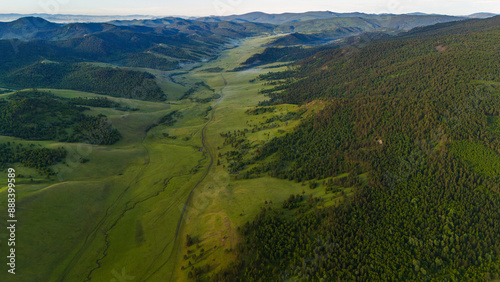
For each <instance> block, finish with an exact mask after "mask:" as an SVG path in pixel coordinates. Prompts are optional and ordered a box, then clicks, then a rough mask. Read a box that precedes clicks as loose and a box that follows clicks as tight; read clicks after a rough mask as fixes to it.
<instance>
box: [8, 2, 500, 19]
mask: <svg viewBox="0 0 500 282" xmlns="http://www.w3.org/2000/svg"><path fill="white" fill-rule="evenodd" d="M326 10H328V11H332V12H365V13H376V14H380V13H394V14H404V13H412V12H423V13H436V14H447V15H469V14H472V13H477V12H489V13H496V14H500V0H347V1H346V0H307V1H305V0H143V1H139V0H85V1H82V0H14V1H8V0H0V13H20V14H32V13H47V14H76V15H83V14H85V15H153V16H209V15H217V16H225V15H233V14H244V13H248V12H254V11H261V12H266V13H284V12H305V11H326Z"/></svg>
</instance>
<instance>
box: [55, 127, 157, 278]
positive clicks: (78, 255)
mask: <svg viewBox="0 0 500 282" xmlns="http://www.w3.org/2000/svg"><path fill="white" fill-rule="evenodd" d="M145 139H146V135H145V136H144V137H143V139H142V141H143V142H144V140H145ZM143 148H144V149H145V150H146V153H147V159H148V165H149V160H150V154H149V150H148V149H147V148H146V147H145V146H143ZM140 175H141V174H140V173H138V174H137V175H136V176H135V178H134V180H133V181H132V182H131V183H130V184H129V185H128V186H127V187H126V188H125V189H124V190H123V191H122V192H121V193H120V194H119V195H118V197H117V198H116V199H115V200H114V201H113V203H112V204H111V205H110V206H109V207H108V208H107V209H106V211H105V212H104V215H103V216H102V217H101V219H100V220H99V222H98V223H97V224H96V225H95V227H94V228H93V229H92V231H91V232H90V233H89V234H87V236H86V237H85V240H84V242H83V245H82V246H81V247H80V248H79V250H78V252H77V253H76V254H75V255H74V256H73V257H72V258H71V260H70V262H69V263H68V265H67V266H66V267H65V268H64V271H63V273H62V275H61V276H60V278H59V279H58V281H64V280H65V279H66V277H67V275H68V274H69V272H70V271H71V269H73V268H74V266H75V264H76V263H77V262H78V260H79V259H80V258H81V257H82V255H83V253H84V252H85V251H86V250H87V248H88V246H89V244H91V243H92V241H93V240H94V239H95V237H96V235H97V232H98V231H99V229H101V227H102V226H103V224H104V222H105V221H106V220H107V219H108V216H109V213H110V210H111V209H113V208H115V207H116V205H117V204H118V203H119V202H120V200H121V199H122V198H123V196H124V195H125V193H127V191H128V190H129V189H130V187H131V186H132V185H134V184H136V183H137V182H138V181H139V177H140ZM127 204H128V203H127Z"/></svg>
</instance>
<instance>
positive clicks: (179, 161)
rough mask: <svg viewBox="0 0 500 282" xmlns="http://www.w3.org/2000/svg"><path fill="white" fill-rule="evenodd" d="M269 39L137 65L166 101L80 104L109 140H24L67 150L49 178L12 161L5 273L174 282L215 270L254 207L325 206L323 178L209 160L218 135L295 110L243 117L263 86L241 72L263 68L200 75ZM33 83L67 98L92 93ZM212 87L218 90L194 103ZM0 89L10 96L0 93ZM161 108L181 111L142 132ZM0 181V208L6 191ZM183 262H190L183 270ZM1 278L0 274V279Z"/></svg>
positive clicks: (267, 133)
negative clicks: (196, 64)
mask: <svg viewBox="0 0 500 282" xmlns="http://www.w3.org/2000/svg"><path fill="white" fill-rule="evenodd" d="M269 40H272V38H269V37H257V38H251V39H248V40H245V41H242V42H241V44H240V45H239V46H238V47H236V48H233V49H229V50H226V51H224V52H223V53H222V55H221V56H220V57H219V58H218V59H216V60H214V61H211V62H207V63H205V64H204V65H203V66H202V67H200V68H197V69H192V70H191V68H192V67H193V66H188V67H186V70H184V71H182V72H179V71H177V72H166V71H157V70H151V69H148V70H147V71H149V72H152V73H153V74H155V75H156V77H157V81H158V83H159V85H160V86H161V87H162V89H163V90H164V91H165V92H166V93H167V96H168V98H169V101H167V102H158V103H157V102H146V101H137V100H130V99H124V98H115V97H108V98H109V99H110V100H112V101H115V102H118V103H120V104H121V105H123V106H127V107H129V108H136V109H138V110H137V111H126V112H124V111H119V110H116V109H110V108H107V109H103V108H92V107H90V108H91V109H90V111H87V114H90V115H98V114H105V115H106V116H107V117H108V120H109V121H110V123H111V124H112V125H113V126H114V127H116V128H117V129H118V130H119V131H120V132H121V134H122V136H123V138H122V140H120V141H119V142H117V143H116V144H114V145H111V146H97V145H89V144H80V143H70V144H68V143H54V142H48V141H33V142H30V143H36V144H40V145H41V146H46V147H59V146H62V147H64V148H65V149H66V150H67V151H68V157H67V158H66V160H64V161H63V162H62V163H59V164H57V165H55V166H54V170H55V171H56V172H57V176H56V177H52V178H47V177H44V176H42V175H38V174H37V172H36V171H35V170H33V169H27V168H22V167H20V166H19V165H15V166H14V167H16V169H17V170H18V172H19V173H21V174H22V175H23V178H18V184H19V185H18V186H17V203H18V211H17V216H18V219H19V224H18V234H19V235H18V240H19V241H18V242H19V244H18V247H17V252H18V253H17V258H18V261H17V262H18V264H17V269H18V270H19V274H18V275H16V276H15V277H13V279H12V277H9V279H10V280H9V281H83V280H93V281H110V280H112V279H118V278H117V277H120V275H121V276H123V275H125V274H126V275H128V276H129V277H133V279H134V280H135V281H185V280H186V279H187V278H188V273H189V271H190V270H191V269H192V268H193V267H199V266H202V265H206V264H209V265H210V266H209V267H210V273H214V272H215V271H217V270H219V269H221V268H223V267H224V266H226V265H227V264H228V263H229V262H230V261H231V260H232V258H233V257H234V253H233V251H232V250H233V249H234V247H235V246H236V244H237V243H238V241H239V240H240V238H239V235H238V233H237V232H236V231H237V228H238V226H241V225H242V224H243V223H245V222H246V221H248V220H251V219H252V218H253V217H254V216H255V215H256V214H257V213H258V212H259V211H260V209H261V208H262V207H267V206H270V205H274V206H279V205H281V203H282V201H283V200H284V199H285V198H287V197H288V196H289V195H290V194H299V193H303V192H304V193H306V196H307V194H313V195H314V196H321V197H322V198H323V199H324V200H325V205H331V204H334V203H335V202H336V201H337V200H338V197H339V196H340V193H337V194H332V193H329V194H327V193H326V192H325V189H324V187H322V186H320V187H319V188H316V189H314V190H309V188H308V187H307V186H305V185H303V184H302V183H295V182H290V181H286V180H279V179H275V178H270V177H262V178H256V179H247V180H235V179H234V177H233V176H231V175H229V173H228V172H227V170H226V169H225V168H224V167H223V165H216V164H217V161H218V160H219V159H218V153H224V152H226V151H227V150H228V148H224V146H223V142H224V138H223V137H222V136H221V135H220V134H221V133H225V132H228V131H234V130H243V129H245V128H251V126H252V125H258V124H261V123H264V122H265V121H266V120H267V119H269V118H270V117H272V116H273V115H282V114H286V113H288V112H291V111H297V110H298V107H297V106H295V105H281V106H279V107H277V108H276V110H275V112H273V113H269V114H263V115H254V116H252V115H248V114H247V113H245V112H246V111H247V110H248V109H253V108H254V107H255V106H257V104H258V102H259V101H261V100H264V99H266V97H264V96H263V95H260V94H257V93H258V90H259V89H261V88H262V87H263V86H262V85H261V84H260V83H259V82H250V80H253V79H255V78H256V76H257V75H259V74H261V73H267V72H268V71H269V70H270V69H269V68H255V69H250V70H245V71H239V72H231V71H222V72H206V71H203V70H204V69H213V68H219V69H217V70H221V69H223V70H232V69H234V68H236V67H238V66H239V64H240V63H242V62H244V61H245V60H246V59H248V57H250V56H252V55H253V54H255V53H258V52H262V51H263V50H264V47H261V46H262V45H263V44H265V43H267V42H269ZM266 67H269V66H266ZM186 71H188V72H186ZM200 82H204V83H206V85H208V86H209V87H210V88H212V89H214V91H213V92H212V91H207V89H203V87H201V88H200V89H197V90H196V91H194V92H193V93H192V96H190V97H191V98H193V99H191V100H190V99H183V100H178V99H179V98H180V97H182V96H183V95H184V94H185V92H186V91H187V90H189V89H190V88H192V87H193V86H195V85H197V84H196V83H200ZM40 90H50V91H51V92H52V93H53V94H55V95H58V96H62V97H67V98H74V97H94V96H102V95H97V94H93V93H86V92H80V91H71V90H56V89H40ZM212 93H217V94H219V95H220V98H218V99H217V100H212V101H210V102H203V103H200V102H196V99H206V98H207V97H209V96H210V95H212ZM5 95H9V94H1V96H0V97H3V96H5ZM320 107H321V105H319V104H310V105H307V106H305V107H304V108H305V110H306V111H307V113H310V112H312V111H314V110H315V109H317V108H320ZM172 111H178V112H179V113H180V114H181V116H182V118H180V119H179V120H178V121H177V122H176V123H175V124H174V125H172V126H163V125H160V126H156V127H152V128H151V124H153V123H156V122H157V121H158V119H159V118H161V117H162V116H164V115H166V114H168V113H171V112H172ZM307 113H306V115H307ZM299 122H300V121H299V120H293V121H290V122H287V123H280V124H279V125H278V126H276V127H273V128H270V129H264V130H259V131H257V132H255V133H252V134H248V137H247V138H248V140H249V141H250V142H257V143H259V142H265V141H266V140H269V139H271V138H273V137H274V136H278V135H280V134H284V133H285V132H287V131H289V130H291V129H292V128H293V127H295V126H296V125H297V124H298V123H299ZM148 128H149V130H148V131H147V129H148ZM7 141H10V142H13V141H15V142H17V143H28V142H27V141H23V140H19V139H16V138H11V137H1V136H0V142H7ZM82 159H88V160H89V161H88V162H82V161H81V160H82ZM221 161H222V160H221ZM28 176H30V177H28ZM5 177H6V173H2V174H1V176H0V181H1V183H6V178H5ZM30 178H33V182H31V181H30ZM2 186H3V185H0V187H1V188H0V203H1V204H2V206H3V205H4V204H6V202H5V201H6V200H5V199H6V198H7V197H6V190H5V187H2ZM344 192H347V193H348V192H349V189H346V190H345V191H344ZM266 202H267V204H266ZM5 219H6V218H5V215H2V216H0V220H5ZM2 232H3V231H2ZM2 234H3V235H6V233H5V232H4V233H0V236H2ZM187 234H189V235H191V236H193V237H195V238H197V239H198V240H199V241H198V243H197V244H195V245H193V246H191V247H189V248H186V247H185V244H186V242H185V238H186V235H187ZM3 238H5V236H4V237H3ZM3 238H2V237H0V240H3ZM5 246H6V245H5V244H2V246H1V248H2V252H3V251H6V250H4V248H5ZM202 249H203V252H202ZM194 254H196V255H197V259H194V258H193V257H194V256H193V255H194ZM185 255H186V258H187V259H185V258H184V256H185ZM189 261H191V262H192V263H194V266H192V267H191V268H190V269H185V268H187V267H188V266H189ZM210 273H209V274H210ZM4 275H5V273H1V274H0V280H1V281H5V279H6V277H4Z"/></svg>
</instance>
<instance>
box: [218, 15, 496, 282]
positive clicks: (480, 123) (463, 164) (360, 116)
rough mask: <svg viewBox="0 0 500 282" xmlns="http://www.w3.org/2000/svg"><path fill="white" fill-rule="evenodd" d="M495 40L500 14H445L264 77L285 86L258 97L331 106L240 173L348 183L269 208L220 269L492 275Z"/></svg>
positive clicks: (345, 275) (412, 277)
mask: <svg viewBox="0 0 500 282" xmlns="http://www.w3.org/2000/svg"><path fill="white" fill-rule="evenodd" d="M499 40H500V17H495V18H491V19H486V20H472V21H464V22H456V23H450V24H440V25H436V26H432V27H427V28H423V29H421V30H418V31H412V32H410V33H408V34H404V35H401V36H400V37H396V38H390V39H383V40H377V41H375V42H373V43H372V44H369V45H368V46H365V47H357V46H356V45H353V46H346V47H345V48H339V49H333V50H327V51H322V52H320V53H318V54H315V55H314V56H312V57H310V58H307V59H305V60H303V61H301V62H299V63H298V66H297V67H296V68H292V69H290V70H288V71H287V72H283V73H270V74H268V75H264V76H261V78H262V79H268V80H274V81H275V82H277V83H278V84H280V85H279V86H277V87H276V88H275V91H273V92H270V93H269V92H268V91H264V93H267V95H269V96H270V98H271V99H270V101H269V102H267V103H262V104H263V105H269V104H280V103H296V104H306V103H323V104H325V106H324V109H323V110H321V111H319V112H318V113H316V114H315V115H313V116H312V117H310V118H308V119H306V120H304V121H303V122H302V124H301V125H299V126H298V127H297V128H296V129H295V131H294V132H291V133H288V134H286V135H285V136H283V137H277V138H274V139H272V140H271V141H270V142H268V143H267V144H265V145H264V146H262V147H261V148H260V149H258V151H257V154H256V156H247V157H246V158H240V162H241V163H240V164H237V163H235V164H234V165H232V167H236V168H239V170H240V171H239V172H238V171H237V172H236V174H237V177H238V178H253V177H259V176H262V175H271V176H274V177H279V178H284V179H289V180H292V181H297V182H303V183H304V184H305V183H306V181H307V182H308V183H310V185H309V187H311V188H312V189H314V187H315V186H316V185H317V184H318V183H319V184H320V185H325V186H326V187H327V188H329V189H327V191H328V190H330V191H334V193H340V194H341V193H342V191H343V190H344V189H345V188H347V187H350V188H354V191H355V192H354V195H353V196H352V197H346V196H345V195H344V194H341V195H344V196H342V197H343V198H344V201H343V203H342V204H340V205H339V206H331V207H324V206H322V205H321V204H316V203H318V201H319V200H315V199H309V200H307V201H305V200H303V199H302V198H301V197H295V196H293V197H292V196H291V197H290V198H289V199H288V200H286V201H284V203H283V208H282V209H281V208H275V209H268V208H266V209H263V210H262V212H261V214H260V215H259V216H257V217H256V218H255V219H254V221H253V222H249V223H248V224H246V225H245V226H243V227H242V232H243V235H244V238H245V239H244V242H243V244H242V246H241V248H240V249H239V253H240V257H239V260H238V261H236V262H235V264H234V265H233V266H232V267H230V268H229V269H227V270H226V271H224V272H221V273H219V274H218V275H217V276H216V277H215V279H214V280H218V281H221V280H223V281H234V280H239V281H248V280H250V281H254V280H273V279H304V280H308V281H323V280H326V281H335V280H363V281H378V280H407V281H423V280H433V279H436V280H455V279H460V280H490V279H497V278H498V277H499V276H500V243H499V242H500V237H499V236H500V235H499V234H500V225H499V222H500V221H499V219H500V212H499V210H500V195H499V194H498V193H499V192H500V165H498V160H500V141H499V140H500V135H498V134H499V133H498V132H499V131H498V120H499V116H500V89H499V87H498V83H499V82H500V72H499V68H498V66H499V65H500V57H499V56H500V55H499V54H500V50H499V46H500V42H499ZM318 99H319V100H318ZM239 152H240V153H241V154H244V152H245V151H244V150H243V148H241V149H240V151H239ZM236 162H237V160H236ZM346 173H347V176H345V174H346ZM342 175H344V176H342ZM341 176H342V177H341ZM332 177H334V178H335V180H333V181H332V180H331V178H332ZM319 202H321V201H319ZM291 203H292V204H291ZM290 209H291V210H294V212H293V217H291V216H290V215H289V213H288V212H285V211H286V210H290ZM235 277H236V278H235Z"/></svg>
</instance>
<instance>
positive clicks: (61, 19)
mask: <svg viewBox="0 0 500 282" xmlns="http://www.w3.org/2000/svg"><path fill="white" fill-rule="evenodd" d="M385 15H389V14H385ZM391 15H392V14H391ZM404 15H410V16H438V14H426V13H418V12H416V13H408V14H404ZM496 15H497V14H493V13H475V14H471V15H464V16H459V17H460V18H489V17H493V16H496ZM378 16H382V15H380V14H379V15H377V14H365V13H335V12H330V11H313V12H305V13H282V14H268V13H263V12H251V13H246V14H242V15H230V16H208V17H181V16H168V17H158V16H152V15H101V16H96V15H68V14H43V13H40V14H16V13H9V14H0V22H9V21H14V20H17V19H19V18H23V17H40V18H43V19H46V20H48V21H51V22H55V23H75V22H110V21H128V22H130V23H133V22H137V23H141V21H144V20H151V23H158V22H161V21H162V20H164V19H180V18H182V19H189V20H198V21H244V22H259V23H270V24H282V23H290V22H297V21H306V20H318V19H330V18H338V17H341V18H350V17H360V18H376V17H378ZM167 21H168V20H167Z"/></svg>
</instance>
